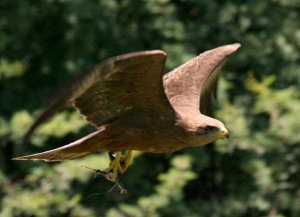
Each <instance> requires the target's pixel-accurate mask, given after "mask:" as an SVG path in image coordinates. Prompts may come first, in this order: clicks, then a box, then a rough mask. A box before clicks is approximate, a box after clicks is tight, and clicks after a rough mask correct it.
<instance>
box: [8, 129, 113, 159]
mask: <svg viewBox="0 0 300 217" xmlns="http://www.w3.org/2000/svg"><path fill="white" fill-rule="evenodd" d="M103 131H105V128H104V129H100V130H98V131H96V132H93V133H91V134H89V135H87V136H85V137H83V138H81V139H79V140H77V141H75V142H72V143H70V144H68V145H65V146H62V147H60V148H56V149H53V150H50V151H45V152H41V153H37V154H32V155H27V156H22V157H16V158H13V160H44V161H62V160H70V159H74V158H78V157H82V156H84V155H87V154H90V153H93V152H96V151H105V150H106V148H105V147H107V145H109V144H108V143H110V139H108V138H105V137H106V135H105V134H106V133H105V132H103Z"/></svg>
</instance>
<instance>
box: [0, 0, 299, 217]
mask: <svg viewBox="0 0 300 217" xmlns="http://www.w3.org/2000/svg"><path fill="white" fill-rule="evenodd" d="M299 20H300V2H299V1H298V0H269V1H261V0H251V1H250V0H249V1H240V0H214V1H204V0H203V1H202V0H187V1H184V0H148V1H129V0H109V1H107V0H102V1H94V0H89V1H84V0H76V1H75V0H74V1H71V0H65V1H63V0H60V1H58V0H40V1H33V0H32V1H29V0H23V1H14V0H1V1H0V79H1V80H0V99H1V101H0V217H11V216H17V217H29V216H30V217H33V216H34V217H43V216H72V217H78V216H105V217H123V216H125V217H127V216H133V217H143V216H147V217H157V216H165V217H167V216H170V217H171V216H172V217H174V216H175V217H177V216H178V217H201V216H203V217H237V216H246V217H258V216H268V217H298V216H300V205H299V204H300V188H299V185H300V184H299V180H300V175H299V174H300V173H299V172H300V164H299V162H300V121H299V120H300V112H299V111H300V100H299V99H300V91H299V85H300V22H299ZM234 42H240V43H241V44H242V48H241V49H240V50H239V51H238V53H236V54H235V55H234V56H232V57H231V58H230V61H228V63H227V66H226V68H225V70H224V71H223V73H222V78H221V81H220V85H219V90H218V104H217V105H216V109H215V111H216V116H217V117H218V118H219V119H221V120H222V121H223V122H225V124H226V126H227V128H228V129H229V130H230V131H231V135H232V136H231V138H230V140H229V141H218V142H217V143H215V144H214V145H208V146H205V147H199V148H192V149H186V150H183V151H180V152H176V153H173V154H166V155H162V154H157V155H155V154H138V153H137V154H136V157H135V160H134V163H133V165H132V166H131V167H130V169H129V170H128V172H127V173H126V174H125V175H124V176H123V177H122V178H121V180H120V182H121V184H122V185H123V186H124V187H126V188H127V189H128V191H129V192H128V194H126V195H121V194H119V191H118V189H117V188H114V189H113V190H112V191H111V192H108V191H109V189H110V188H111V187H112V186H113V184H112V183H109V182H108V181H106V180H104V179H103V178H101V177H96V178H94V176H93V175H94V173H93V172H92V171H90V170H88V169H86V168H84V167H82V166H89V167H92V168H102V169H103V168H105V167H106V166H107V164H108V158H107V156H106V155H105V154H94V155H91V156H88V157H85V158H81V159H78V160H73V161H67V162H62V163H52V164H49V163H45V162H15V161H11V160H10V159H11V158H12V157H14V156H19V155H21V154H22V155H24V154H29V153H35V152H40V151H45V150H49V149H51V148H54V147H59V146H61V145H64V144H67V143H69V142H71V141H74V140H76V139H78V138H80V137H81V136H83V135H85V134H87V133H88V132H92V131H93V130H94V129H93V128H92V127H91V126H89V125H88V124H87V123H86V122H85V121H84V120H83V119H82V118H81V117H80V116H79V115H78V114H77V113H76V112H75V111H74V110H73V109H66V110H64V111H63V112H61V113H59V114H58V115H56V116H55V117H54V118H53V119H51V120H49V122H47V123H46V124H44V125H43V126H41V127H40V128H39V129H38V130H37V132H36V133H35V134H34V136H33V137H32V140H31V141H30V143H28V144H26V145H25V146H20V145H18V144H19V142H20V138H21V137H22V135H23V134H24V133H25V131H26V130H27V129H28V127H29V126H30V124H31V123H32V122H33V121H34V120H35V118H36V117H37V115H38V113H39V112H40V111H41V109H42V108H43V105H45V104H46V103H47V99H48V97H49V96H51V93H53V91H54V92H55V87H57V86H59V85H60V84H61V83H63V82H64V81H65V80H68V79H69V78H71V77H72V76H73V75H75V74H78V73H79V72H80V71H82V70H84V69H86V68H89V67H90V66H93V65H95V64H97V63H99V62H101V61H102V60H104V59H106V58H108V57H111V56H114V55H119V54H123V53H127V52H132V51H138V50H151V49H162V50H164V51H166V52H167V53H168V61H167V66H166V71H169V70H171V69H172V68H174V67H176V66H177V65H180V64H181V63H183V62H185V61H186V60H188V59H189V58H191V57H193V56H195V55H197V54H199V53H201V52H203V51H205V50H208V49H212V48H215V47H217V46H220V45H224V44H230V43H234ZM145 94H146V93H145ZM94 194H96V195H94Z"/></svg>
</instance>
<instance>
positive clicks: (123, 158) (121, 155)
mask: <svg viewBox="0 0 300 217" xmlns="http://www.w3.org/2000/svg"><path fill="white" fill-rule="evenodd" d="M108 154H109V159H110V163H109V167H108V168H107V169H106V170H105V173H107V174H110V176H109V178H110V181H113V182H116V180H117V178H118V176H119V175H123V174H124V173H125V172H126V170H127V169H128V167H129V165H130V162H131V158H132V151H131V150H129V151H124V152H123V151H122V152H120V151H117V152H109V153H108Z"/></svg>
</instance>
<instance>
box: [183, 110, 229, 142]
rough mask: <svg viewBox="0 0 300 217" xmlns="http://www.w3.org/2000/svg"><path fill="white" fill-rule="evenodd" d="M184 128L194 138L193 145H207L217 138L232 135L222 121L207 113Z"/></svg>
mask: <svg viewBox="0 0 300 217" xmlns="http://www.w3.org/2000/svg"><path fill="white" fill-rule="evenodd" d="M184 128H185V129H186V131H187V132H188V134H189V135H190V138H191V139H192V141H191V143H192V146H201V145H205V144H208V143H211V142H214V141H215V140H217V139H222V138H229V135H230V134H229V131H228V130H227V129H226V127H225V126H224V124H223V123H222V122H221V121H219V120H217V119H214V118H211V117H208V116H205V115H201V117H200V118H199V119H194V120H193V121H192V123H191V122H189V124H187V125H185V127H184Z"/></svg>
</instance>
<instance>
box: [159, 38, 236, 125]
mask: <svg viewBox="0 0 300 217" xmlns="http://www.w3.org/2000/svg"><path fill="white" fill-rule="evenodd" d="M239 47H240V44H231V45H226V46H222V47H218V48H215V49H213V50H209V51H206V52H204V53H202V54H200V55H199V56H197V57H195V58H193V59H191V60H189V61H188V62H186V63H184V64H182V65H181V66H179V67H177V68H176V69H174V70H173V71H171V72H169V73H168V74H166V75H165V76H164V79H163V83H164V88H165V93H166V95H167V97H168V99H169V101H170V103H171V105H172V106H173V108H174V110H175V111H176V113H177V115H179V116H180V118H184V119H191V118H192V117H193V116H195V115H196V116H197V115H199V112H200V111H199V109H201V112H203V113H208V112H209V111H208V110H209V109H208V107H209V106H210V103H211V97H212V95H213V92H214V91H215V89H216V84H217V80H218V75H219V72H220V69H221V67H222V66H223V65H224V63H225V61H226V59H227V58H228V57H229V56H230V55H231V54H233V53H234V52H235V51H236V50H238V48H239Z"/></svg>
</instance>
